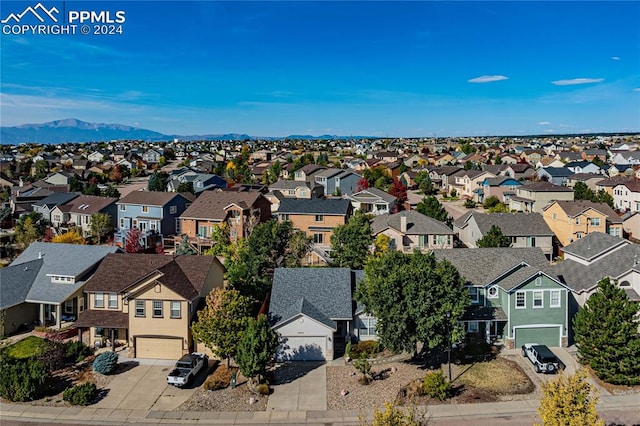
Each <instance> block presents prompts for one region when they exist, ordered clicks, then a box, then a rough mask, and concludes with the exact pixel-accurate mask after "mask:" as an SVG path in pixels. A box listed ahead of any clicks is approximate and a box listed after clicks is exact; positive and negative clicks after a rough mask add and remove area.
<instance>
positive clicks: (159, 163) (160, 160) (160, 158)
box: [158, 155, 167, 167]
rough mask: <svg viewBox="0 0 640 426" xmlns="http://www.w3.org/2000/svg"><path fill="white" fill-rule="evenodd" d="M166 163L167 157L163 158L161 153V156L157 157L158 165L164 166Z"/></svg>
mask: <svg viewBox="0 0 640 426" xmlns="http://www.w3.org/2000/svg"><path fill="white" fill-rule="evenodd" d="M166 165H167V159H166V158H164V156H163V155H161V156H160V157H159V158H158V167H164V166H166Z"/></svg>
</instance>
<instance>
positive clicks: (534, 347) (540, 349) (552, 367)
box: [522, 343, 560, 374]
mask: <svg viewBox="0 0 640 426" xmlns="http://www.w3.org/2000/svg"><path fill="white" fill-rule="evenodd" d="M522 356H524V357H527V358H529V361H531V363H532V364H533V366H534V367H535V369H536V373H547V374H553V373H557V372H558V370H559V369H560V361H559V360H558V357H557V356H555V354H554V353H553V352H551V349H549V348H548V347H547V346H546V345H539V344H537V343H525V344H524V345H522Z"/></svg>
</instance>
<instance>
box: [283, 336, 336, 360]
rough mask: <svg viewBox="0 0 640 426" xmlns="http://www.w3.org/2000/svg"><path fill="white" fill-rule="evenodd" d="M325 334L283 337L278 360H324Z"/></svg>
mask: <svg viewBox="0 0 640 426" xmlns="http://www.w3.org/2000/svg"><path fill="white" fill-rule="evenodd" d="M326 342H327V338H326V337H325V336H294V337H285V341H284V343H283V344H282V346H281V347H280V350H279V351H278V360H279V361H325V360H326V359H327V343H326Z"/></svg>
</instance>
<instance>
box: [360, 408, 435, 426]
mask: <svg viewBox="0 0 640 426" xmlns="http://www.w3.org/2000/svg"><path fill="white" fill-rule="evenodd" d="M362 424H366V425H369V424H371V426H422V425H426V424H427V417H426V413H424V412H420V411H418V410H417V409H415V408H414V409H412V410H403V409H402V408H401V407H398V406H397V405H396V404H395V403H392V402H385V404H384V411H381V410H379V409H378V407H375V408H374V410H373V422H371V423H366V422H362Z"/></svg>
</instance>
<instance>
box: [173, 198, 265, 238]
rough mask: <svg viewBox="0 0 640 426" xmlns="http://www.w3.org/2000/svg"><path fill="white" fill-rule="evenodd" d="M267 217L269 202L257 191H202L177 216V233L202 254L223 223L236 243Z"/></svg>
mask: <svg viewBox="0 0 640 426" xmlns="http://www.w3.org/2000/svg"><path fill="white" fill-rule="evenodd" d="M270 218H271V203H270V202H269V200H267V199H266V198H265V196H264V195H262V193H260V192H258V191H248V192H233V191H204V192H203V193H202V194H200V196H199V197H198V198H197V199H196V200H195V201H194V202H193V204H191V205H190V206H189V208H187V209H186V210H185V211H184V212H183V213H182V214H181V215H180V217H179V219H180V232H181V234H182V235H186V236H187V237H188V238H189V240H190V241H191V242H192V243H193V244H194V245H195V246H196V247H197V248H198V250H199V251H202V250H204V249H207V248H210V247H211V245H212V244H213V242H212V241H211V234H212V233H213V231H214V228H215V227H218V226H220V225H221V224H222V223H225V224H226V227H227V228H226V230H227V232H228V233H229V240H230V241H231V242H235V241H237V240H238V239H240V238H246V237H247V236H248V233H249V232H250V230H251V229H253V227H254V226H255V225H257V224H259V223H263V222H266V221H268V220H269V219H270Z"/></svg>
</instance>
